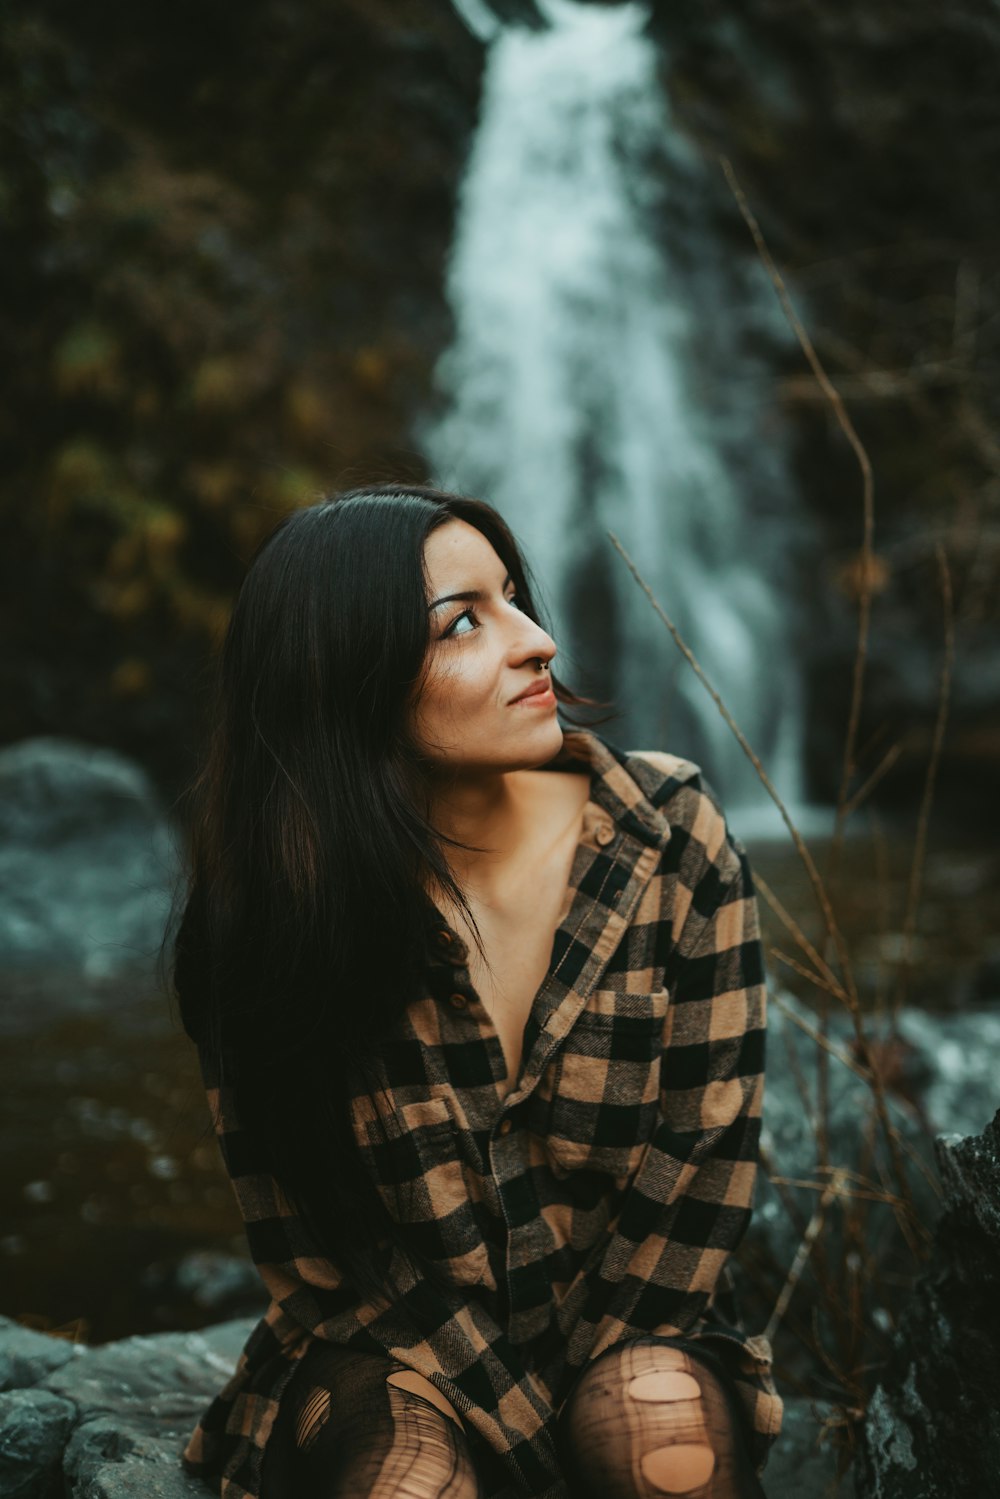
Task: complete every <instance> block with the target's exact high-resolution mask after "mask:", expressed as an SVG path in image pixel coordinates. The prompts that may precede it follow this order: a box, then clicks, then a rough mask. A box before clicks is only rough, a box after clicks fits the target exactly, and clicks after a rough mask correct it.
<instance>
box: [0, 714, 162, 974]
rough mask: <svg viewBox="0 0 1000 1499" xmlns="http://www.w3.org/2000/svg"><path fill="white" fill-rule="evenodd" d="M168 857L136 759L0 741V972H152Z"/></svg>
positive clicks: (44, 742)
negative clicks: (3, 746) (1, 744)
mask: <svg viewBox="0 0 1000 1499" xmlns="http://www.w3.org/2000/svg"><path fill="white" fill-rule="evenodd" d="M174 867H175V866H174V851H173V845H172V840H171V837H170V833H169V830H168V827H167V824H166V821H165V819H164V817H163V814H162V811H161V809H160V807H159V805H158V802H157V799H156V796H155V794H154V792H153V789H152V786H151V783H150V781H149V779H148V777H147V776H146V775H145V773H144V772H143V771H142V770H140V769H139V767H138V766H136V765H134V764H132V763H131V762H130V761H129V760H127V759H125V758H124V757H123V756H121V755H118V754H116V753H115V752H113V751H111V750H105V749H98V748H96V747H94V746H92V745H86V744H81V743H77V742H76V741H72V740H60V739H28V740H24V741H22V742H21V743H20V744H15V745H11V746H10V747H9V748H7V749H4V750H0V967H2V968H3V969H4V970H7V971H8V972H13V973H15V974H16V973H17V972H19V971H24V970H27V971H29V972H30V971H32V970H39V969H44V970H45V972H46V973H47V974H48V975H50V976H52V975H57V974H61V975H63V976H64V978H65V977H66V976H69V975H75V976H77V977H79V978H82V979H84V980H91V981H99V980H102V979H107V978H111V977H114V976H115V975H118V974H120V973H122V972H124V971H130V972H131V971H133V970H139V971H143V972H151V971H152V964H153V960H154V959H155V955H156V952H157V949H158V947H159V943H160V939H161V937H162V935H163V927H164V922H165V920H166V916H167V912H168V909H169V896H168V891H169V890H170V888H171V884H172V880H173V878H174ZM78 987H79V988H82V987H83V986H82V985H81V986H78ZM66 990H67V993H72V992H73V991H72V989H71V987H70V986H68V985H67V986H66Z"/></svg>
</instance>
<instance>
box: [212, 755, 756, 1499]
mask: <svg viewBox="0 0 1000 1499" xmlns="http://www.w3.org/2000/svg"><path fill="white" fill-rule="evenodd" d="M550 765H551V768H552V769H564V770H577V771H579V772H583V773H589V775H590V778H591V795H590V800H589V802H588V803H587V806H586V809H585V813H584V821H583V832H582V836H581V838H580V841H579V844H578V846H577V849H576V853H575V857H574V862H573V867H572V873H571V877H570V881H569V886H568V888H567V891H566V895H565V899H564V902H563V907H562V911H561V914H560V918H559V921H558V924H557V927H556V931H555V937H554V942H553V948H552V956H551V961H550V966H549V972H548V975H547V977H546V979H545V980H544V982H543V984H542V986H541V988H540V990H539V991H538V994H537V995H536V997H535V1000H534V1002H533V1007H532V1009H531V1012H530V1015H529V1017H528V1020H527V1024H526V1027H525V1031H524V1040H523V1050H522V1061H521V1067H520V1071H519V1074H518V1077H517V1080H516V1082H515V1084H514V1086H513V1088H512V1089H511V1090H510V1092H509V1093H507V1095H506V1096H504V1091H503V1087H504V1084H505V1082H506V1063H505V1059H504V1054H503V1049H502V1046H501V1044H500V1041H499V1039H498V1036H497V1033H496V1030H495V1027H494V1026H493V1024H492V1021H491V1019H490V1015H489V1012H488V1011H487V1010H486V1009H485V1007H484V1006H483V1004H482V1002H481V1001H480V1000H479V998H478V996H477V995H476V993H475V990H474V989H473V988H472V985H471V981H470V977H469V969H468V967H467V965H466V961H465V960H466V959H467V957H468V950H467V948H466V946H465V944H464V942H463V940H462V939H461V937H459V935H458V934H457V932H455V930H454V929H453V928H452V927H450V926H449V925H448V924H447V922H446V921H445V920H444V919H443V917H442V916H441V913H440V912H439V911H438V910H437V908H436V907H435V906H434V905H433V904H432V903H431V902H430V901H429V900H428V902H427V906H428V911H427V965H426V987H425V990H424V992H423V994H422V995H421V996H420V998H419V999H418V1000H417V1001H416V1002H415V1003H414V1004H412V1005H411V1006H410V1007H409V1008H408V1009H407V1011H406V1015H405V1020H404V1022H403V1024H402V1027H401V1028H400V1029H399V1032H398V1036H397V1035H395V1034H394V1036H393V1039H392V1040H391V1042H390V1044H389V1045H388V1046H387V1047H386V1048H384V1050H383V1053H382V1056H381V1059H380V1062H381V1064H382V1066H383V1070H384V1079H385V1082H386V1091H385V1095H384V1096H382V1095H380V1094H378V1093H375V1094H366V1095H364V1096H361V1097H358V1098H355V1099H354V1100H353V1101H352V1111H353V1124H354V1132H355V1135H356V1138H357V1141H358V1144H359V1146H360V1147H361V1149H362V1152H363V1155H364V1158H365V1160H366V1164H367V1167H368V1169H369V1170H370V1171H371V1172H372V1173H373V1175H374V1178H375V1180H376V1183H377V1184H378V1185H379V1186H380V1188H381V1189H384V1188H385V1187H386V1186H387V1185H388V1184H390V1183H391V1182H392V1181H396V1182H400V1181H405V1182H407V1183H409V1184H410V1185H411V1188H412V1191H411V1193H410V1197H411V1204H410V1207H409V1208H408V1217H407V1221H408V1222H409V1223H411V1224H416V1227H417V1232H418V1235H419V1245H420V1248H421V1249H422V1250H423V1252H424V1253H427V1254H430V1255H431V1256H432V1257H435V1258H439V1259H441V1260H442V1261H443V1262H444V1263H445V1264H446V1265H447V1269H448V1277H449V1283H450V1289H449V1290H448V1291H447V1293H442V1292H441V1291H439V1290H437V1289H435V1288H432V1287H430V1286H429V1285H428V1284H427V1283H426V1282H421V1281H418V1280H415V1279H414V1277H413V1276H412V1275H409V1274H408V1273H404V1268H403V1266H402V1264H401V1263H397V1260H399V1259H400V1258H401V1257H399V1256H398V1255H396V1256H394V1258H393V1260H392V1266H393V1270H394V1271H395V1272H397V1273H398V1274H399V1276H400V1283H401V1289H402V1292H403V1294H402V1296H401V1298H400V1299H399V1300H397V1301H395V1302H393V1303H391V1304H390V1302H389V1301H388V1300H384V1301H382V1302H380V1303H378V1304H373V1303H370V1302H365V1301H364V1300H363V1299H361V1298H360V1297H359V1296H357V1295H356V1294H354V1293H353V1292H352V1290H351V1287H350V1286H349V1285H348V1284H346V1283H345V1281H344V1279H343V1277H341V1276H340V1275H339V1274H338V1271H337V1270H336V1268H335V1267H334V1265H332V1264H331V1263H330V1261H329V1260H328V1259H325V1258H324V1257H323V1256H322V1254H321V1253H320V1252H319V1250H318V1247H317V1246H316V1245H315V1243H313V1242H312V1241H311V1240H310V1237H309V1235H308V1233H307V1232H306V1230H305V1227H304V1225H303V1224H302V1222H301V1220H300V1219H299V1218H298V1217H296V1216H295V1215H294V1214H293V1213H292V1212H291V1210H290V1208H289V1206H288V1203H287V1202H286V1201H285V1199H284V1198H283V1196H282V1194H281V1192H280V1190H279V1189H278V1187H277V1184H276V1183H275V1182H274V1180H273V1178H271V1177H270V1176H268V1175H266V1174H265V1173H263V1172H262V1171H261V1170H260V1168H259V1166H258V1165H256V1164H255V1162H254V1161H253V1159H252V1158H250V1157H249V1152H248V1144H247V1139H246V1136H245V1135H242V1134H241V1132H240V1129H239V1123H238V1121H237V1120H236V1119H235V1117H234V1115H233V1110H232V1100H231V1099H230V1098H229V1097H228V1096H227V1093H226V1092H225V1090H220V1089H219V1087H218V1086H217V1080H216V1079H215V1078H214V1077H213V1075H212V1072H211V1067H210V1064H209V1062H208V1060H207V1059H206V1058H205V1056H204V1055H202V1057H201V1063H202V1070H203V1076H204V1081H205V1085H206V1090H207V1094H208V1099H209V1105H210V1108H211V1112H212V1116H213V1119H214V1122H215V1127H216V1130H217V1132H218V1137H219V1141H220V1145H221V1149H222V1154H223V1158H224V1161H225V1163H226V1166H227V1168H228V1171H229V1174H230V1176H231V1178H232V1183H233V1187H234V1189H235V1192H236V1197H237V1200H238V1202H239V1206H240V1209H241V1211H242V1214H243V1217H244V1220H245V1224H246V1232H247V1239H248V1242H249V1247H250V1251H251V1254H252V1256H253V1258H254V1261H255V1264H256V1266H257V1269H258V1272H259V1274H260V1276H261V1278H262V1280H263V1281H264V1284H265V1286H266V1288H267V1290H268V1292H269V1294H270V1296H271V1298H272V1299H271V1304H270V1307H269V1309H268V1310H267V1312H266V1314H265V1315H264V1316H263V1318H262V1319H261V1321H260V1322H259V1323H258V1325H257V1326H256V1327H255V1329H254V1330H253V1332H252V1333H251V1336H250V1338H249V1340H248V1342H247V1343H246V1346H245V1348H244V1350H243V1353H242V1354H241V1355H240V1359H239V1362H238V1365H237V1367H236V1370H235V1372H234V1374H233V1376H232V1378H231V1379H230V1380H229V1381H228V1383H227V1384H226V1385H225V1386H224V1388H223V1389H222V1390H221V1391H220V1393H219V1394H218V1395H217V1397H216V1398H215V1399H214V1401H213V1402H212V1403H211V1405H210V1406H209V1408H208V1410H207V1411H206V1412H205V1414H204V1415H203V1416H202V1419H201V1421H200V1423H199V1425H198V1426H197V1428H196V1430H195V1431H194V1433H193V1434H192V1436H191V1438H190V1440H189V1441H188V1443H187V1446H186V1448H185V1451H184V1463H185V1466H186V1467H187V1468H188V1470H189V1471H190V1472H192V1473H196V1474H200V1475H201V1476H203V1477H205V1478H206V1479H208V1480H209V1481H211V1482H212V1483H213V1486H214V1487H216V1490H217V1491H218V1492H220V1493H221V1496H222V1499H257V1496H258V1495H259V1493H260V1475H261V1463H262V1460H263V1454H264V1448H265V1445H266V1442H267V1439H268V1435H269V1433H270V1431H271V1428H272V1425H273V1422H274V1418H275V1416H276V1414H277V1409H278V1402H279V1400H280V1397H281V1394H282V1391H283V1390H284V1389H285V1387H286V1386H287V1384H288V1381H289V1380H290V1378H291V1376H292V1375H293V1373H294V1372H295V1369H296V1367H297V1363H298V1359H299V1358H300V1356H301V1355H302V1354H303V1353H304V1352H305V1350H306V1348H307V1347H308V1346H309V1344H310V1342H311V1341H312V1340H313V1339H314V1338H325V1339H328V1340H329V1341H330V1342H332V1343H336V1344H342V1345H347V1346H350V1347H352V1348H356V1349H359V1350H362V1351H369V1352H372V1353H380V1354H384V1355H388V1356H391V1357H393V1358H396V1359H399V1360H401V1361H402V1362H403V1363H404V1364H406V1365H407V1366H408V1367H410V1368H411V1369H414V1370H416V1371H417V1372H418V1373H420V1374H422V1375H424V1376H425V1377H426V1378H427V1379H429V1380H430V1382H431V1384H433V1385H434V1386H436V1387H437V1388H438V1389H439V1390H440V1391H441V1393H442V1394H443V1395H445V1396H446V1397H447V1398H448V1399H449V1400H450V1401H451V1402H452V1404H453V1405H454V1406H455V1408H456V1409H457V1410H458V1411H459V1413H460V1414H461V1416H462V1417H463V1420H464V1422H465V1424H466V1428H467V1430H468V1431H469V1434H470V1441H471V1442H472V1447H473V1456H474V1458H475V1461H476V1464H477V1468H478V1470H479V1472H480V1474H481V1475H482V1478H483V1481H484V1486H485V1491H486V1493H487V1494H488V1495H489V1496H490V1499H520V1496H527V1495H531V1496H536V1499H566V1496H567V1487H566V1483H565V1481H564V1480H563V1479H562V1477H561V1475H560V1471H559V1466H558V1461H557V1457H556V1447H555V1442H554V1424H555V1415H556V1413H557V1412H558V1410H559V1409H560V1407H561V1404H562V1402H563V1400H564V1399H565V1396H566V1393H567V1391H568V1389H569V1387H570V1386H571V1384H572V1382H573V1380H574V1378H575V1377H576V1376H577V1375H578V1374H579V1371H580V1370H581V1369H583V1368H584V1367H585V1366H586V1365H587V1364H588V1363H589V1362H590V1361H591V1360H592V1359H594V1358H595V1357H596V1356H597V1355H598V1354H600V1353H602V1352H603V1351H604V1350H605V1349H606V1348H609V1347H611V1346H612V1345H614V1344H617V1343H620V1342H623V1341H626V1340H627V1339H629V1338H632V1337H636V1336H639V1335H641V1334H645V1333H660V1334H666V1335H669V1336H681V1337H687V1338H695V1339H701V1338H705V1339H708V1340H710V1341H709V1342H708V1343H707V1345H706V1346H708V1347H710V1348H711V1349H712V1350H713V1352H715V1353H716V1354H718V1355H720V1356H722V1357H723V1359H724V1360H725V1362H726V1365H727V1367H728V1369H729V1371H730V1373H731V1375H732V1376H733V1379H734V1382H735V1388H736V1391H737V1394H738V1396H739V1399H740V1402H741V1405H742V1407H743V1409H744V1410H745V1413H746V1415H747V1417H748V1421H749V1429H750V1431H751V1441H752V1447H753V1456H754V1461H755V1465H756V1469H757V1472H758V1473H760V1472H762V1470H763V1468H764V1465H765V1463H766V1461H767V1455H768V1452H769V1449H770V1447H771V1444H772V1443H773V1442H774V1440H775V1438H776V1437H777V1436H778V1434H779V1432H780V1430H781V1422H782V1413H783V1403H782V1400H781V1397H780V1395H779V1394H778V1392H777V1389H776V1387H775V1383H774V1379H773V1373H772V1361H771V1348H770V1345H769V1343H768V1341H767V1339H766V1338H765V1337H763V1336H762V1335H756V1336H750V1335H748V1334H747V1332H746V1331H745V1329H744V1328H743V1326H742V1325H741V1323H740V1320H739V1312H738V1309H737V1307H736V1304H735V1300H734V1299H733V1298H734V1286H733V1281H732V1277H731V1274H730V1271H729V1267H728V1264H727V1261H728V1259H729V1256H730V1255H731V1254H732V1253H733V1251H734V1250H735V1249H736V1248H737V1247H738V1245H739V1244H740V1241H741V1240H742V1238H743V1236H744V1233H745V1231H746V1228H747V1225H748V1223H749V1221H750V1217H751V1212H752V1206H753V1198H754V1184H755V1178H756V1172H757V1154H758V1139H759V1134H760V1123H761V1112H762V1105H763V1097H764V1056H765V1032H766V988H765V974H764V963H763V949H762V945H761V942H760V936H759V928H758V912H757V906H756V897H755V895H754V890H753V883H752V877H751V872H750V866H749V864H748V861H747V856H746V852H745V850H744V848H743V845H742V844H741V843H740V842H739V840H738V839H736V838H735V837H734V836H733V834H732V833H731V831H730V830H729V827H728V825H727V823H726V819H725V816H724V813H723V810H722V808H721V806H720V804H719V801H718V799H717V797H716V795H715V794H714V792H713V791H712V789H711V787H710V786H709V785H708V783H707V782H706V781H705V779H704V777H703V776H702V774H701V772H700V769H699V767H698V766H697V765H696V764H694V762H692V761H690V760H685V759H681V758H680V757H678V756H676V755H672V754H667V753H665V752H661V751H635V752H626V751H623V750H620V749H618V748H616V747H615V746H613V745H612V744H610V743H609V742H608V741H606V740H605V739H603V738H602V737H601V736H600V735H598V734H597V733H595V732H593V731H592V730H567V731H566V732H565V735H564V744H563V748H562V749H561V751H560V752H559V754H558V755H557V756H556V758H555V759H554V760H553V761H552V762H550ZM375 1110H378V1112H379V1116H380V1118H381V1120H382V1123H383V1125H384V1128H385V1131H386V1134H387V1137H388V1146H387V1145H386V1142H385V1141H384V1140H381V1141H380V1142H379V1143H378V1144H376V1143H375V1142H376V1135H375V1134H374V1132H373V1130H372V1120H373V1118H374V1112H375ZM383 1196H384V1198H385V1200H386V1202H387V1204H390V1205H391V1202H392V1198H391V1196H390V1195H389V1194H388V1193H387V1192H385V1191H384V1190H383ZM418 1220H419V1221H418ZM408 1310H413V1311H415V1312H419V1314H420V1325H421V1328H422V1329H423V1330H422V1331H421V1332H419V1333H418V1332H416V1331H415V1329H414V1325H413V1319H412V1318H411V1317H409V1316H408V1315H407V1312H408ZM428 1328H430V1329H433V1330H432V1331H428Z"/></svg>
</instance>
